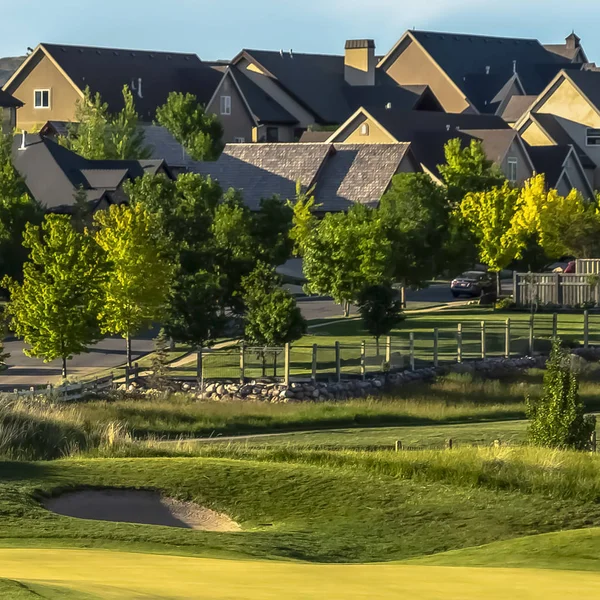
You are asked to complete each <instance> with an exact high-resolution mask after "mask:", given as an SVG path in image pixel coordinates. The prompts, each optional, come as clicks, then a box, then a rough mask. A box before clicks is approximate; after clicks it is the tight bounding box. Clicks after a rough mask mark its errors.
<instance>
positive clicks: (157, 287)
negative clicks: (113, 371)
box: [94, 204, 173, 366]
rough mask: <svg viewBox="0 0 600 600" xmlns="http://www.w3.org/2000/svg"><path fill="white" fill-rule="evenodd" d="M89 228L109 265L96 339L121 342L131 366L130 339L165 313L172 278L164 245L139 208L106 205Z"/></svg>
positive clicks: (150, 219) (154, 221) (152, 221)
mask: <svg viewBox="0 0 600 600" xmlns="http://www.w3.org/2000/svg"><path fill="white" fill-rule="evenodd" d="M94 223H95V225H96V227H97V228H98V231H97V232H96V241H97V242H98V244H99V245H100V247H101V248H103V249H104V251H105V252H106V255H107V258H108V261H109V263H110V274H109V277H108V279H107V280H106V282H105V284H104V301H103V304H102V308H101V310H100V313H99V319H100V327H101V330H102V333H109V334H113V335H120V336H122V337H123V338H124V339H125V340H126V341H127V364H128V365H129V366H131V336H132V335H135V334H136V333H138V332H139V331H140V330H141V329H142V328H143V327H145V326H148V325H149V324H151V323H152V322H153V321H156V320H158V319H160V318H161V317H163V316H164V313H165V307H166V305H167V301H168V297H169V292H170V287H171V282H172V276H173V268H172V265H171V262H170V261H169V259H168V241H167V239H166V238H165V237H164V235H163V233H162V230H161V227H160V224H159V222H158V220H157V219H156V218H155V217H154V215H152V214H151V213H150V212H148V211H147V210H146V209H145V208H144V207H143V206H142V205H141V204H135V205H133V206H131V207H129V206H125V205H121V206H117V205H112V206H111V207H110V209H109V210H107V211H102V212H97V213H96V214H95V215H94Z"/></svg>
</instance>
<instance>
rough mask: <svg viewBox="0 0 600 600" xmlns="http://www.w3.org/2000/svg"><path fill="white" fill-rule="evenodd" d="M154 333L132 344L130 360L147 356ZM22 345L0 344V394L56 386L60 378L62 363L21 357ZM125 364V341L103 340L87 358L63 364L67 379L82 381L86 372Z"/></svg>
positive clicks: (91, 348)
mask: <svg viewBox="0 0 600 600" xmlns="http://www.w3.org/2000/svg"><path fill="white" fill-rule="evenodd" d="M155 336H156V332H155V331H150V332H147V333H146V334H142V335H140V336H139V337H137V338H135V339H134V340H132V343H131V349H132V355H133V358H134V360H135V359H137V358H139V357H140V356H143V355H144V354H147V353H148V352H151V351H152V350H153V347H154V343H153V341H152V339H153V337H155ZM25 347H26V345H25V344H24V343H23V342H22V341H21V340H15V339H11V340H10V341H5V342H4V348H5V351H6V352H10V358H9V359H8V360H7V361H6V362H7V365H8V367H9V368H8V369H6V370H5V371H1V372H0V390H12V389H14V388H28V387H30V386H32V385H33V386H38V385H47V384H49V383H57V382H58V381H60V378H61V368H62V363H61V361H60V360H55V361H52V362H50V363H44V362H43V361H42V360H40V359H37V358H29V357H28V356H25V354H24V353H23V349H24V348H25ZM125 361H126V350H125V341H124V340H123V339H122V338H107V339H105V340H102V341H101V342H99V343H98V344H96V345H94V346H92V347H90V351H89V352H88V353H87V354H80V355H79V356H75V357H73V359H72V360H70V361H68V363H67V372H68V375H69V376H71V375H72V376H73V377H83V376H85V375H87V374H88V373H90V372H93V371H97V370H102V369H111V368H115V367H118V366H121V365H123V364H124V363H125Z"/></svg>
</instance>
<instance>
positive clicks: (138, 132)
mask: <svg viewBox="0 0 600 600" xmlns="http://www.w3.org/2000/svg"><path fill="white" fill-rule="evenodd" d="M122 94H123V104H124V106H123V109H122V110H121V111H120V112H119V113H117V114H116V115H111V114H110V113H109V112H108V104H107V103H106V102H103V101H102V97H101V96H100V94H99V93H96V94H92V93H91V91H90V89H89V87H88V88H86V89H85V91H84V96H83V98H82V99H81V100H78V101H77V103H76V106H75V122H74V123H70V124H69V126H68V128H67V135H66V136H64V137H61V138H59V143H60V144H62V145H63V146H65V147H66V148H69V149H70V150H72V151H73V152H76V153H77V154H79V155H80V156H83V157H84V158H88V159H93V160H100V159H116V160H134V159H144V158H150V156H152V150H151V149H150V148H149V147H147V146H145V145H144V132H143V130H142V129H140V128H139V126H138V125H139V117H138V114H137V112H136V109H135V104H134V100H133V95H132V93H131V90H130V89H129V86H128V85H125V86H123V90H122Z"/></svg>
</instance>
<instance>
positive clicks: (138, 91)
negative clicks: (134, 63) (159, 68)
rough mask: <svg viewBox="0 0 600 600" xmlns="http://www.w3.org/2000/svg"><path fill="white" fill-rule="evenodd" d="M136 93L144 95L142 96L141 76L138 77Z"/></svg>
mask: <svg viewBox="0 0 600 600" xmlns="http://www.w3.org/2000/svg"><path fill="white" fill-rule="evenodd" d="M137 93H138V96H139V97H140V98H143V97H144V96H142V78H141V77H140V78H139V79H138V88H137Z"/></svg>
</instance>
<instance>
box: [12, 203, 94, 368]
mask: <svg viewBox="0 0 600 600" xmlns="http://www.w3.org/2000/svg"><path fill="white" fill-rule="evenodd" d="M23 244H24V246H25V247H26V248H29V249H30V250H31V253H30V258H29V261H28V262H26V263H25V265H24V269H23V272H24V277H23V283H22V284H20V283H18V282H17V281H15V280H14V279H12V278H9V277H6V278H5V279H4V282H3V285H5V286H6V287H7V288H8V290H9V292H10V296H11V300H10V302H9V304H8V305H7V308H6V312H7V314H8V315H9V317H10V318H11V322H12V327H13V329H14V331H15V333H16V334H17V335H18V336H20V337H23V338H24V340H25V342H26V343H27V344H29V345H30V346H31V348H30V349H29V350H26V351H25V354H27V355H28V356H33V357H39V358H43V359H44V361H45V362H50V361H52V360H54V359H56V358H61V359H62V374H63V377H66V376H67V359H69V358H71V357H72V356H74V355H76V354H80V353H81V352H86V351H87V346H88V345H89V344H91V343H92V342H95V341H97V340H98V339H100V335H99V329H98V321H97V315H98V312H99V310H100V305H101V304H102V301H103V298H102V287H103V285H104V283H105V281H106V262H105V256H104V252H102V250H101V248H100V247H99V246H98V245H97V244H96V242H95V241H94V240H93V238H92V237H91V236H89V235H88V234H87V233H78V232H77V231H75V230H74V229H73V227H72V225H71V220H70V218H69V217H68V216H65V215H48V216H47V217H46V219H45V220H44V222H43V223H42V225H41V226H36V225H31V224H29V225H27V226H26V229H25V235H24V241H23Z"/></svg>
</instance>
